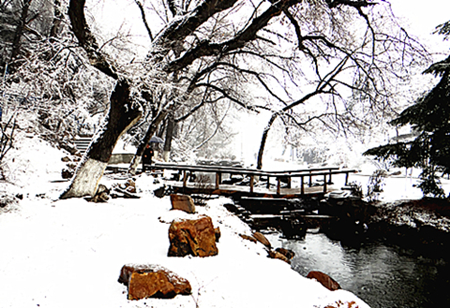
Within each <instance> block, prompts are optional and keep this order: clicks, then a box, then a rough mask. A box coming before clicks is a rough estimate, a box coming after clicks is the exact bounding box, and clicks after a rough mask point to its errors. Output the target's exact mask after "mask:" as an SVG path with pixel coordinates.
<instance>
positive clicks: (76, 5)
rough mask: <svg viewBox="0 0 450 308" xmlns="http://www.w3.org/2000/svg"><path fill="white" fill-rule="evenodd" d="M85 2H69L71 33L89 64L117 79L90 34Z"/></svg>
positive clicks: (71, 0)
mask: <svg viewBox="0 0 450 308" xmlns="http://www.w3.org/2000/svg"><path fill="white" fill-rule="evenodd" d="M85 2H86V0H70V4H69V17H70V22H71V23H72V31H73V33H74V34H75V36H76V37H77V39H78V42H79V43H80V45H81V47H83V49H84V50H85V51H86V52H87V55H88V58H89V62H90V63H91V65H92V66H94V67H95V68H97V69H98V70H99V71H101V72H102V73H104V74H106V75H108V76H109V77H112V78H114V79H118V76H117V73H116V71H115V69H114V67H113V66H111V65H110V64H109V62H108V61H107V59H106V57H105V56H104V55H103V54H102V53H100V52H99V46H98V43H97V40H96V39H95V37H94V35H93V34H92V32H91V30H90V28H89V25H88V24H87V22H86V17H85V14H84V5H85Z"/></svg>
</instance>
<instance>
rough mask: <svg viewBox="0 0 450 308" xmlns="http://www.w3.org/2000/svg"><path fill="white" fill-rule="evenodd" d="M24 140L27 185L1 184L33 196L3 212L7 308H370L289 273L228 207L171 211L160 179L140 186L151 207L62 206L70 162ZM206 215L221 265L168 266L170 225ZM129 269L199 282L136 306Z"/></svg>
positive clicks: (1, 302)
mask: <svg viewBox="0 0 450 308" xmlns="http://www.w3.org/2000/svg"><path fill="white" fill-rule="evenodd" d="M22 140H24V141H25V143H22V144H23V146H19V147H18V149H17V150H15V151H12V152H11V154H10V155H11V156H10V164H11V166H10V167H13V168H16V169H15V170H16V172H17V173H16V175H15V177H14V179H15V181H16V183H17V185H9V184H5V183H1V184H0V185H1V186H0V190H1V191H3V192H5V191H8V192H14V193H16V192H19V191H20V192H21V193H23V194H24V196H25V197H24V199H23V200H21V201H19V203H18V205H17V209H16V210H14V211H9V212H6V213H5V212H0V234H1V236H0V247H1V253H0V307H2V308H6V307H20V308H26V307H48V308H61V307H67V308H70V307H78V308H79V307H84V308H90V307H95V308H101V307H108V308H114V307H224V308H225V307H227V308H228V307H234V308H237V307H243V308H244V307H245V308H249V307H258V308H261V307H288V306H291V305H295V306H296V307H325V306H327V305H328V304H333V303H335V302H336V301H338V300H341V301H343V302H347V301H348V302H352V301H356V302H357V304H358V306H359V307H361V308H362V307H368V306H367V305H366V304H365V303H363V302H362V301H361V300H359V299H358V298H357V297H356V296H355V295H353V294H352V293H350V292H347V291H344V290H339V291H334V292H331V291H328V290H327V289H325V288H324V287H322V286H321V285H320V284H319V283H318V282H316V281H312V280H309V279H307V278H304V277H302V276H301V275H299V274H298V273H297V272H295V271H293V270H292V269H291V268H290V266H289V265H288V264H287V263H284V262H283V261H280V260H274V259H269V258H267V257H266V255H267V253H266V251H265V250H264V248H263V246H262V244H259V243H258V244H255V243H252V242H249V241H245V240H243V239H242V238H241V237H239V235H238V234H239V233H245V234H250V232H251V231H250V229H249V227H248V226H247V225H245V224H244V223H243V222H241V221H240V220H239V219H238V218H237V217H235V216H233V215H232V214H230V213H229V212H227V211H226V209H225V208H224V207H222V205H221V204H222V203H223V202H226V201H227V199H217V200H214V201H210V202H209V203H208V204H207V206H205V207H197V211H198V214H195V215H189V214H186V213H184V212H181V211H171V210H170V207H171V205H170V200H169V198H168V197H165V198H163V199H158V198H156V197H154V196H153V195H152V194H151V193H150V191H152V189H153V188H154V185H153V178H151V177H150V176H143V177H140V178H137V181H136V184H137V187H138V189H140V194H141V199H133V200H131V199H114V200H110V201H109V202H107V203H103V204H101V203H88V202H87V201H85V200H83V199H72V200H63V201H59V200H56V197H57V196H58V194H59V193H60V192H61V191H62V190H63V189H64V188H65V185H67V183H51V181H52V180H57V179H59V171H60V170H61V166H62V165H61V163H60V159H61V157H62V156H64V154H63V153H61V152H60V151H57V150H55V149H53V148H51V147H49V146H48V145H47V144H46V143H45V142H41V141H39V140H38V139H35V138H24V139H22ZM25 144H26V145H25ZM25 148H26V149H30V150H28V151H24V150H23V149H25ZM18 150H22V151H19V152H20V153H19V152H17V151H18ZM11 157H15V159H14V162H12V158H11ZM114 181H115V180H112V179H108V178H104V179H103V182H104V183H105V184H111V182H114ZM41 193H45V196H44V197H42V195H41ZM200 214H207V215H209V216H210V217H212V219H213V222H214V226H215V227H217V226H218V227H220V229H221V232H222V237H221V239H220V242H219V243H218V248H219V255H218V256H215V257H208V258H194V257H192V258H191V257H185V258H177V257H167V251H168V248H169V240H168V228H169V224H170V222H171V221H172V220H173V219H175V218H195V217H197V216H198V215H200ZM128 263H145V264H159V265H162V266H164V267H166V268H168V269H170V270H172V271H174V272H175V273H177V274H179V275H180V276H182V277H185V278H187V279H188V280H189V281H190V283H191V285H192V288H193V293H192V296H177V297H176V298H174V299H171V300H162V299H146V300H140V301H128V300H127V295H126V287H125V286H123V285H121V284H119V283H118V282H117V279H118V277H119V272H120V269H121V267H122V266H123V265H124V264H128ZM335 306H336V307H338V305H337V304H335ZM353 307H356V306H353Z"/></svg>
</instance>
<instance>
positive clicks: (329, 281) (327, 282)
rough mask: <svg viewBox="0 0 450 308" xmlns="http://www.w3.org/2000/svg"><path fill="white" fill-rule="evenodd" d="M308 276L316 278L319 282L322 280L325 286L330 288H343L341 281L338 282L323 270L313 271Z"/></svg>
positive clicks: (332, 289)
mask: <svg viewBox="0 0 450 308" xmlns="http://www.w3.org/2000/svg"><path fill="white" fill-rule="evenodd" d="M306 278H310V279H315V280H317V281H318V282H320V283H321V284H322V285H323V286H324V287H325V288H327V289H328V290H331V291H334V290H338V289H340V288H341V286H340V285H339V283H337V282H336V281H335V280H334V279H333V278H331V277H330V276H328V275H327V274H324V273H322V272H318V271H311V272H309V274H308V275H307V276H306Z"/></svg>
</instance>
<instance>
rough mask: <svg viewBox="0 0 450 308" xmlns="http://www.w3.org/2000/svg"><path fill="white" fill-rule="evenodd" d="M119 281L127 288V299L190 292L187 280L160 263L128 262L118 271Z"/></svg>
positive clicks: (187, 293)
mask: <svg viewBox="0 0 450 308" xmlns="http://www.w3.org/2000/svg"><path fill="white" fill-rule="evenodd" d="M119 282H120V283H123V284H125V285H126V286H127V288H128V299H129V300H139V299H144V298H150V297H152V298H173V297H175V296H176V295H178V294H181V295H189V294H191V292H192V288H191V285H190V283H189V281H188V280H186V279H184V278H182V277H180V276H178V275H177V274H175V273H174V272H172V271H170V270H168V269H166V268H164V267H162V266H160V265H153V264H152V265H146V264H140V265H135V264H128V265H124V266H123V267H122V269H121V271H120V276H119Z"/></svg>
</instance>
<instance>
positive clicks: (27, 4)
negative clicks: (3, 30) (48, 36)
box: [10, 0, 31, 61]
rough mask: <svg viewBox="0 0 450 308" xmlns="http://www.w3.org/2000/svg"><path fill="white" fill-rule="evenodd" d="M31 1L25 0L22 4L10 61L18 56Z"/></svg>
mask: <svg viewBox="0 0 450 308" xmlns="http://www.w3.org/2000/svg"><path fill="white" fill-rule="evenodd" d="M30 5H31V0H26V1H24V3H23V7H22V12H21V15H20V19H19V22H18V25H17V28H16V32H15V34H14V39H13V43H12V48H13V49H12V52H11V59H10V61H14V59H15V58H16V57H17V56H18V55H19V53H20V48H21V42H20V40H21V39H22V35H23V31H24V29H25V26H26V23H27V17H28V9H29V8H30Z"/></svg>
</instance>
